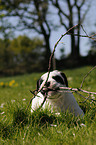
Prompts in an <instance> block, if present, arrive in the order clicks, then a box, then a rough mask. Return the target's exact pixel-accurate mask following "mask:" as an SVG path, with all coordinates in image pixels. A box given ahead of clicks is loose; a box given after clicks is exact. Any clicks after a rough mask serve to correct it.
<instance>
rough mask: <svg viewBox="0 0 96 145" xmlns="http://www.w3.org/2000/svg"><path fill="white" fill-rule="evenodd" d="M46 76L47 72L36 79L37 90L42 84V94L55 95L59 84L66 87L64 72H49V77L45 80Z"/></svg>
mask: <svg viewBox="0 0 96 145" xmlns="http://www.w3.org/2000/svg"><path fill="white" fill-rule="evenodd" d="M47 77H48V72H47V73H45V74H43V75H42V76H41V78H40V79H39V80H38V81H37V90H39V89H40V88H42V86H43V89H42V90H41V93H42V94H43V95H45V93H47V95H49V96H51V95H55V94H56V91H57V90H58V89H59V87H60V86H65V87H68V81H67V78H66V76H65V74H64V73H62V72H60V71H57V70H55V71H52V72H50V74H49V78H48V80H47V82H46V79H47ZM45 82H46V83H45Z"/></svg>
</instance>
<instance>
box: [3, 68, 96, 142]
mask: <svg viewBox="0 0 96 145" xmlns="http://www.w3.org/2000/svg"><path fill="white" fill-rule="evenodd" d="M91 68H92V67H88V66H86V67H81V68H78V69H72V70H64V71H63V72H64V73H65V74H66V75H67V77H68V81H69V87H73V88H75V87H76V88H79V87H80V84H81V82H82V80H83V77H84V76H85V75H86V73H87V72H88V71H90V69H91ZM42 74H43V73H32V74H25V75H21V76H14V77H4V78H0V143H1V144H2V145H3V144H4V145H7V144H12V145H16V144H17V145H23V144H25V145H30V144H32V145H45V144H46V145H62V144H64V145H69V144H74V145H75V144H76V145H77V144H78V145H86V144H87V145H90V144H92V145H96V102H95V101H89V100H87V101H85V102H82V101H84V100H85V99H84V98H82V97H81V96H78V95H77V94H74V95H75V97H76V100H77V102H78V103H79V105H80V106H81V108H82V109H83V110H84V112H85V116H84V117H83V118H80V117H74V115H72V114H69V113H68V112H66V113H65V114H62V113H61V114H60V115H59V116H56V115H55V113H54V112H53V113H51V112H50V111H49V110H45V111H42V110H39V111H38V112H34V113H33V114H31V113H30V107H29V108H28V109H27V110H26V108H27V106H28V104H29V101H30V99H31V98H32V94H31V93H30V90H35V89H36V82H37V80H38V79H39V77H40V76H41V75H42ZM83 89H85V90H88V91H94V92H96V69H94V70H93V71H92V72H91V73H90V74H89V75H88V76H87V78H86V79H85V81H84V83H83ZM83 95H84V96H85V97H88V95H87V94H83ZM90 98H92V99H96V96H95V95H91V96H90ZM80 101H81V102H82V103H80Z"/></svg>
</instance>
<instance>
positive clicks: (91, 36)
mask: <svg viewBox="0 0 96 145" xmlns="http://www.w3.org/2000/svg"><path fill="white" fill-rule="evenodd" d="M67 35H74V36H79V37H87V38H91V39H92V40H94V41H96V38H93V37H94V36H96V33H95V34H93V35H90V36H88V35H78V34H72V33H68V34H67Z"/></svg>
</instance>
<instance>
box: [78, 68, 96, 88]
mask: <svg viewBox="0 0 96 145" xmlns="http://www.w3.org/2000/svg"><path fill="white" fill-rule="evenodd" d="M95 68H96V66H94V67H93V68H92V69H91V70H90V71H89V72H88V73H87V74H86V75H85V76H84V78H83V81H82V83H81V86H80V89H81V88H82V86H83V83H84V81H85V78H86V77H87V76H88V75H89V74H90V73H91V72H92V70H94V69H95Z"/></svg>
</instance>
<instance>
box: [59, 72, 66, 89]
mask: <svg viewBox="0 0 96 145" xmlns="http://www.w3.org/2000/svg"><path fill="white" fill-rule="evenodd" d="M60 74H61V76H62V77H63V79H64V82H65V85H66V87H68V81H67V77H66V75H65V74H64V73H62V72H61V73H60Z"/></svg>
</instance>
